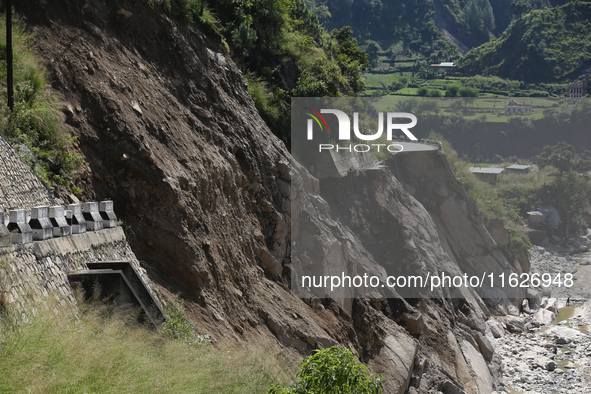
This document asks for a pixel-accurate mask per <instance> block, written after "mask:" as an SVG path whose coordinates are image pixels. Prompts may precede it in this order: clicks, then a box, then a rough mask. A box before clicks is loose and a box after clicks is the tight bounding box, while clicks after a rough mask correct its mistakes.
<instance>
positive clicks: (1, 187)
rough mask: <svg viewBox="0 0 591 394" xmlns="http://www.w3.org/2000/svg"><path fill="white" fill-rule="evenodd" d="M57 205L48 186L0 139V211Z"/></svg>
mask: <svg viewBox="0 0 591 394" xmlns="http://www.w3.org/2000/svg"><path fill="white" fill-rule="evenodd" d="M39 205H55V204H54V200H53V197H52V196H51V193H50V191H49V189H48V188H47V186H46V185H45V184H44V183H43V182H42V181H41V180H40V179H39V178H38V177H37V175H35V173H34V172H33V171H31V168H30V167H29V166H28V165H27V163H25V161H24V160H23V159H22V158H21V157H20V155H19V154H18V153H17V152H16V151H15V150H14V149H13V148H12V147H11V146H10V145H9V144H8V142H6V140H4V139H3V138H1V137H0V209H3V210H4V211H5V213H7V212H8V210H10V209H30V208H32V207H35V206H39Z"/></svg>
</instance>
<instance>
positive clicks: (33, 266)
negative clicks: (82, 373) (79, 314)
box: [0, 227, 162, 313]
mask: <svg viewBox="0 0 591 394" xmlns="http://www.w3.org/2000/svg"><path fill="white" fill-rule="evenodd" d="M4 241H5V242H3V245H8V246H4V247H0V301H1V302H2V303H3V304H4V306H8V307H10V308H11V309H12V310H13V311H15V312H17V313H26V312H27V311H29V310H30V309H31V307H33V306H34V305H39V303H42V302H43V301H44V300H46V299H48V297H49V296H50V295H56V296H57V298H58V304H59V305H60V306H65V307H68V306H75V305H76V300H75V298H74V295H73V293H72V289H71V287H70V284H69V282H68V278H67V274H68V272H70V271H77V270H83V269H87V266H86V263H87V262H92V261H117V260H125V261H129V262H131V264H132V265H133V266H134V268H135V270H136V272H137V273H138V275H139V276H140V277H141V279H142V281H143V282H144V283H145V284H146V287H147V289H148V291H149V292H150V293H151V294H152V297H153V298H154V299H155V300H156V302H157V303H159V301H158V297H156V295H155V292H154V290H153V288H152V285H151V282H150V280H149V279H148V277H147V275H146V272H145V270H144V269H143V268H141V267H140V265H139V262H138V260H137V258H136V256H135V255H134V253H133V251H132V250H131V248H130V246H129V244H128V243H127V240H126V238H125V234H124V232H123V229H122V228H121V227H115V228H110V229H103V230H100V231H95V232H86V233H84V234H75V235H71V236H69V237H63V238H53V239H48V240H45V241H34V242H32V243H28V244H24V245H11V244H10V243H9V241H6V240H4ZM159 306H160V307H162V306H161V305H159Z"/></svg>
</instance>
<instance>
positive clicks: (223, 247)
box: [17, 0, 516, 393]
mask: <svg viewBox="0 0 591 394" xmlns="http://www.w3.org/2000/svg"><path fill="white" fill-rule="evenodd" d="M122 8H123V9H124V10H125V11H126V12H127V13H131V16H127V15H126V13H123V12H120V11H121V10H122ZM17 11H19V12H20V13H21V14H22V15H23V17H24V20H25V23H24V24H25V26H26V27H27V28H28V29H30V30H31V31H34V32H35V34H36V40H35V43H36V50H37V53H38V54H39V55H40V56H41V57H42V58H43V59H44V61H45V63H46V64H47V66H48V68H49V70H50V77H51V80H52V83H53V86H54V88H55V89H57V90H59V91H60V92H61V93H62V94H63V96H64V106H65V110H64V122H65V124H66V125H67V127H68V128H69V130H70V132H71V133H73V134H75V135H76V136H78V137H79V138H78V140H77V147H76V148H77V149H79V151H80V152H82V153H83V154H84V155H85V156H86V158H87V161H88V166H87V168H86V169H85V171H84V173H83V174H82V175H81V181H80V183H79V186H81V187H82V188H83V190H84V197H85V199H91V198H95V199H103V198H111V199H113V200H114V201H115V202H116V204H115V207H116V209H117V212H116V213H117V215H118V216H119V217H120V218H123V220H124V223H125V228H126V230H127V231H126V233H127V236H128V238H129V241H130V243H131V245H132V248H133V251H134V253H135V254H136V255H137V257H138V259H139V260H140V261H141V262H142V265H143V266H144V267H145V268H146V269H147V271H148V273H149V275H150V277H151V278H152V280H153V281H154V282H155V283H156V284H157V285H158V286H157V287H158V289H159V291H160V292H161V293H162V294H163V295H164V296H170V295H171V294H173V293H179V294H180V295H181V297H182V298H183V299H184V300H186V302H187V309H188V311H189V312H190V314H191V317H192V318H193V321H194V323H195V325H196V327H197V329H198V330H199V331H200V332H204V333H210V334H211V335H212V337H213V338H214V340H216V341H217V340H222V339H234V340H238V341H240V340H249V339H252V338H255V337H262V338H264V339H265V340H271V341H277V342H279V343H281V344H282V345H283V346H285V348H286V349H292V350H293V349H295V350H297V351H300V352H302V353H305V352H308V351H310V350H311V349H313V348H319V347H327V346H331V345H333V344H336V343H340V344H342V345H343V346H347V347H350V348H351V349H352V350H353V351H354V352H355V354H356V355H357V356H358V357H360V359H362V360H363V361H364V362H366V363H368V364H369V365H370V366H371V367H372V368H373V370H374V372H381V373H384V375H385V376H386V381H385V388H386V392H388V393H403V392H405V391H407V389H408V390H409V392H417V390H418V392H421V393H423V392H430V390H436V389H440V390H441V391H444V392H454V391H452V390H454V386H458V387H460V388H463V389H464V390H466V391H467V392H469V393H490V392H492V391H493V389H494V387H495V385H496V384H497V378H498V374H499V363H498V356H497V355H496V354H495V352H494V347H493V346H492V345H491V342H490V340H489V339H490V338H491V337H490V330H489V329H488V328H487V325H486V324H485V320H486V318H487V315H488V314H489V313H490V311H489V309H488V307H487V306H486V305H485V303H484V302H483V301H482V299H481V298H480V296H479V295H478V294H476V293H474V292H467V291H465V292H463V293H462V294H460V295H457V294H456V298H455V299H450V298H448V297H447V296H448V295H447V294H444V293H442V294H439V295H438V297H436V298H435V299H424V300H419V299H409V300H404V299H402V298H400V297H397V295H396V294H395V293H392V294H391V295H390V296H388V297H384V298H381V299H376V300H373V301H371V300H369V299H365V298H358V299H343V300H331V299H325V300H320V299H315V298H307V299H304V300H301V299H298V298H295V297H294V296H292V295H291V294H290V291H289V286H290V270H291V266H292V264H293V265H294V266H295V268H297V265H298V264H300V265H301V262H299V261H294V262H292V261H291V260H290V258H289V257H290V224H291V220H297V221H298V223H296V226H295V227H294V228H296V229H297V228H298V227H297V226H298V225H301V220H300V213H301V212H302V211H314V213H315V215H314V218H315V219H314V221H313V222H311V223H308V224H309V225H314V226H317V227H318V229H319V231H320V234H321V235H322V236H323V237H324V240H325V241H327V242H328V243H329V244H334V245H341V249H342V248H343V247H344V246H346V248H347V256H348V257H343V262H344V263H346V264H349V263H350V264H353V263H354V264H355V266H356V269H357V270H358V272H370V271H376V270H379V269H380V268H379V264H377V262H380V263H381V262H383V261H391V262H392V267H396V266H398V264H399V263H403V264H406V265H410V266H413V267H416V268H421V269H425V268H427V269H445V270H447V271H449V272H461V271H462V270H469V269H470V267H471V265H473V264H477V263H478V261H480V260H481V259H485V260H486V261H487V262H489V263H490V264H497V265H499V266H502V267H503V268H507V267H508V268H507V269H512V268H511V267H513V268H515V267H516V266H515V263H513V262H509V261H508V260H507V258H506V257H505V255H504V254H503V252H502V250H500V249H499V248H498V247H497V248H495V246H494V245H495V241H494V240H492V238H491V236H490V234H489V233H488V231H487V230H486V229H485V228H484V227H483V226H482V225H481V222H480V224H478V220H476V219H474V218H473V217H472V215H473V213H474V212H473V210H471V209H470V208H469V202H468V201H467V200H466V196H465V193H464V195H462V194H461V193H460V192H459V191H457V188H458V184H457V182H456V181H455V179H453V174H451V173H450V172H449V168H448V167H446V164H445V163H446V162H445V159H443V158H442V157H440V156H437V154H436V153H435V152H434V153H433V154H434V155H435V156H434V159H433V160H432V166H434V167H431V166H427V165H425V166H416V168H415V169H413V170H412V171H413V172H416V173H417V174H418V176H422V177H426V178H428V179H429V180H430V182H426V181H425V182H422V183H421V184H420V188H419V187H418V186H417V187H415V190H417V192H416V193H418V194H416V193H412V192H411V193H409V192H407V191H405V190H404V187H403V186H402V185H401V184H400V182H398V180H396V179H395V177H394V176H393V174H392V172H391V171H389V170H387V169H385V170H383V171H379V172H376V173H375V174H374V173H372V174H367V175H363V174H360V175H359V176H357V177H356V178H355V183H356V185H357V187H359V194H357V195H356V198H355V197H353V196H352V195H351V193H350V191H349V186H348V185H349V179H348V178H344V179H323V180H320V181H319V180H318V179H316V178H314V177H312V176H311V175H310V174H309V173H308V171H307V170H306V169H305V168H303V167H302V166H300V165H299V164H298V163H297V162H295V161H294V160H293V158H292V157H291V156H290V154H289V152H288V151H287V150H286V149H285V146H284V144H283V143H282V142H281V141H280V140H278V139H277V138H276V137H275V136H274V135H273V134H272V133H271V132H270V130H269V129H268V128H267V127H266V125H265V124H264V122H263V121H262V119H261V118H260V116H259V115H258V113H257V112H256V109H255V108H254V105H253V103H252V100H251V99H250V97H249V95H248V92H247V89H246V86H245V83H244V80H243V79H242V76H241V73H240V71H239V70H238V69H237V68H236V66H235V65H234V64H233V63H232V61H231V59H230V58H229V56H228V55H227V54H226V53H225V50H224V47H223V45H222V44H221V42H220V40H219V38H217V37H216V36H215V35H214V34H212V33H211V32H208V30H207V28H204V27H200V26H196V25H191V26H187V25H186V24H184V23H182V22H179V21H178V20H176V19H174V17H169V16H165V15H164V13H163V12H162V10H159V9H151V8H150V7H148V6H147V5H146V4H145V3H144V2H141V1H138V2H135V3H133V2H131V1H126V2H116V1H114V0H107V1H98V0H89V1H86V2H83V1H80V0H66V1H57V0H55V1H52V0H47V1H43V2H42V4H41V2H37V1H32V0H26V1H22V2H19V4H18V6H17ZM410 168H411V166H409V171H410ZM433 171H435V172H433ZM454 182H456V183H454ZM409 185H410V184H409ZM291 187H295V188H297V190H298V193H297V194H296V196H297V198H296V201H294V203H295V207H296V209H297V210H298V212H294V211H293V208H291V209H292V211H291V214H290V188H291ZM459 187H460V188H461V186H459ZM356 193H357V190H356ZM413 194H415V197H416V198H415V197H413ZM429 196H433V198H430V197H429ZM437 196H439V197H437ZM63 197H64V198H67V195H64V196H63ZM355 199H356V200H359V201H355ZM448 209H451V211H450V212H448ZM446 212H447V213H451V214H453V217H451V218H450V217H449V215H446ZM376 217H379V218H380V220H379V221H377V222H378V223H381V224H380V225H379V226H378V227H377V228H371V226H372V225H371V224H370V223H374V222H375V220H373V219H375V218H376ZM452 219H453V220H452ZM462 220H464V221H466V222H470V223H472V224H473V229H472V230H470V231H471V233H470V235H469V236H467V237H462V236H461V231H462V229H461V228H459V227H462V226H463V223H462V222H461V221H462ZM472 233H474V234H475V235H474V236H473V234H472ZM345 234H346V235H347V239H348V242H349V246H347V245H346V242H344V241H345V240H344V238H343V235H345ZM379 243H382V244H386V245H389V247H387V248H377V247H376V245H377V244H379ZM387 251H390V252H389V253H388V252H387ZM497 251H499V252H498V253H497ZM499 253H500V254H499ZM487 264H488V263H487ZM386 266H387V265H386ZM385 273H386V272H385V271H384V272H382V273H381V274H385ZM458 297H459V298H458ZM409 386H410V388H409ZM413 390H414V391H413Z"/></svg>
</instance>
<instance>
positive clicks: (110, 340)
mask: <svg viewBox="0 0 591 394" xmlns="http://www.w3.org/2000/svg"><path fill="white" fill-rule="evenodd" d="M9 321H10V319H7V318H6V316H4V319H0V323H1V325H0V376H1V378H0V392H2V393H216V394H217V393H244V394H251V393H263V392H266V391H267V390H268V388H269V387H270V386H271V385H272V384H273V383H279V384H285V385H289V384H290V383H291V380H292V378H291V379H290V378H286V377H285V376H286V375H288V374H289V376H291V377H293V376H295V367H294V366H292V364H291V362H289V361H286V360H285V359H283V358H282V357H281V355H280V351H278V349H276V348H272V347H270V346H266V345H263V344H257V343H252V344H249V345H248V346H245V347H241V346H239V345H236V344H234V345H230V344H227V345H223V344H218V345H216V346H215V347H212V346H204V345H191V344H189V343H188V342H186V341H184V340H174V339H171V338H169V337H168V336H167V335H165V334H164V333H160V332H156V331H154V330H153V329H149V328H146V327H143V326H140V325H138V324H137V323H130V322H129V321H127V322H126V318H125V317H124V316H123V315H122V314H118V313H112V312H111V311H110V310H109V309H108V308H105V307H101V308H96V307H94V308H89V309H88V310H86V311H85V312H84V313H83V314H82V315H81V316H80V317H79V318H75V317H73V316H72V315H69V314H67V313H62V314H59V315H57V316H52V314H50V313H39V314H38V315H37V316H36V317H32V318H31V321H30V322H29V323H26V324H25V323H20V324H14V323H12V324H10V323H9Z"/></svg>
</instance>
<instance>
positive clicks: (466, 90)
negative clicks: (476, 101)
mask: <svg viewBox="0 0 591 394" xmlns="http://www.w3.org/2000/svg"><path fill="white" fill-rule="evenodd" d="M458 93H459V94H460V96H461V97H478V89H476V88H471V87H469V86H462V87H461V88H460V89H459V90H458Z"/></svg>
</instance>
